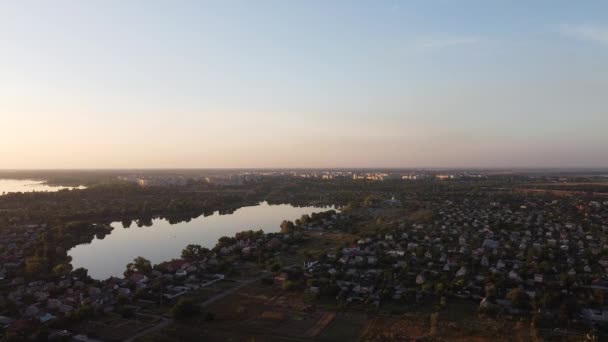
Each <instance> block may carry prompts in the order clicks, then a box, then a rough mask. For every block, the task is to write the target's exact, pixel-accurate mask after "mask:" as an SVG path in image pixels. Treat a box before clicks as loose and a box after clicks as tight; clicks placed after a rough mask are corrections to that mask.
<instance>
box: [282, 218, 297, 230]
mask: <svg viewBox="0 0 608 342" xmlns="http://www.w3.org/2000/svg"><path fill="white" fill-rule="evenodd" d="M294 229H295V225H294V224H293V222H291V221H287V220H284V221H283V222H281V233H290V232H293V231H294Z"/></svg>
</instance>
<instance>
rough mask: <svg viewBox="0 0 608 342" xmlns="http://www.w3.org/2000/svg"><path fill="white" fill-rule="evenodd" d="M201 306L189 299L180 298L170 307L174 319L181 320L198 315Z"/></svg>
mask: <svg viewBox="0 0 608 342" xmlns="http://www.w3.org/2000/svg"><path fill="white" fill-rule="evenodd" d="M200 312H201V308H200V307H199V306H198V305H197V304H196V303H195V302H194V301H193V300H191V299H185V298H181V299H180V300H178V301H177V303H176V304H175V306H173V308H172V309H171V314H173V318H175V319H176V320H183V319H187V318H190V317H193V316H196V315H198V314H199V313H200Z"/></svg>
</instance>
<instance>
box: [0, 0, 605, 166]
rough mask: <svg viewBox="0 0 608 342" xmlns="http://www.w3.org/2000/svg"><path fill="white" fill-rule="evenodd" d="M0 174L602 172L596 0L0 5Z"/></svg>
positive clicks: (599, 9) (601, 68) (601, 34)
mask: <svg viewBox="0 0 608 342" xmlns="http://www.w3.org/2000/svg"><path fill="white" fill-rule="evenodd" d="M0 116H1V119H2V120H1V122H2V126H1V128H0V158H1V159H0V168H97V167H168V168H171V167H340V166H342V167H373V166H378V167H424V166H427V167H430V166H444V167H467V166H470V167H608V134H607V128H608V2H606V1H298V2H296V1H226V0H224V1H213V2H211V1H192V2H189V1H38V2H35V1H3V2H1V3H0Z"/></svg>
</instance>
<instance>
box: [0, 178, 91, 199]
mask: <svg viewBox="0 0 608 342" xmlns="http://www.w3.org/2000/svg"><path fill="white" fill-rule="evenodd" d="M74 188H75V187H68V186H50V185H47V184H45V183H44V181H39V180H31V179H0V196H2V195H4V194H7V193H9V192H33V191H59V190H62V189H74ZM79 188H81V189H83V188H84V187H79Z"/></svg>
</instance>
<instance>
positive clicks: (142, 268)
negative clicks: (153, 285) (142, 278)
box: [124, 256, 152, 277]
mask: <svg viewBox="0 0 608 342" xmlns="http://www.w3.org/2000/svg"><path fill="white" fill-rule="evenodd" d="M151 271H152V263H150V260H148V259H146V258H144V257H141V256H138V257H137V258H135V259H133V262H130V263H128V264H127V269H126V270H125V272H124V275H125V277H128V276H130V275H132V274H133V273H143V274H149V273H150V272H151Z"/></svg>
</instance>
